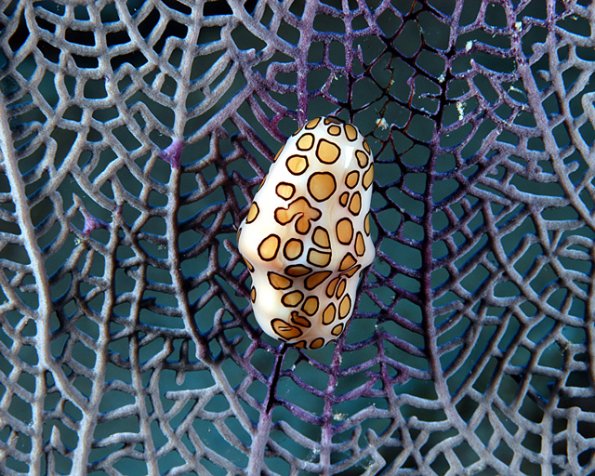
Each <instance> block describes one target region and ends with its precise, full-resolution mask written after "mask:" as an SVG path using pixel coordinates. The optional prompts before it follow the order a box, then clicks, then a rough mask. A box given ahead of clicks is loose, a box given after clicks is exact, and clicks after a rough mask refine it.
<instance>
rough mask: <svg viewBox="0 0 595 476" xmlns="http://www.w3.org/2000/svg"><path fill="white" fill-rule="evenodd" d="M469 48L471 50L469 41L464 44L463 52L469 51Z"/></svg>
mask: <svg viewBox="0 0 595 476" xmlns="http://www.w3.org/2000/svg"><path fill="white" fill-rule="evenodd" d="M471 48H473V42H472V41H471V40H469V41H468V42H467V43H465V51H471Z"/></svg>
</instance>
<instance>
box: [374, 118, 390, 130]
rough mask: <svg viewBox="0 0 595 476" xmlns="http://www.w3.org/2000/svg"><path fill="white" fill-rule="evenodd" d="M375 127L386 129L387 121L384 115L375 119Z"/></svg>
mask: <svg viewBox="0 0 595 476" xmlns="http://www.w3.org/2000/svg"><path fill="white" fill-rule="evenodd" d="M376 127H380V129H383V130H386V129H388V122H387V121H386V119H385V118H384V117H381V118H379V119H376Z"/></svg>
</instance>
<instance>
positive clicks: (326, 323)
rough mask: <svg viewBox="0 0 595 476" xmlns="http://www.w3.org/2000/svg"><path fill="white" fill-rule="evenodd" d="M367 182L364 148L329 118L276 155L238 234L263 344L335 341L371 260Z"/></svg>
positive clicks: (370, 174) (370, 173)
mask: <svg viewBox="0 0 595 476" xmlns="http://www.w3.org/2000/svg"><path fill="white" fill-rule="evenodd" d="M373 179H374V165H373V159H372V153H371V151H370V148H369V146H368V144H367V143H366V142H365V140H364V138H363V136H362V135H361V134H360V133H359V131H358V130H357V129H356V128H355V127H354V126H352V125H351V124H344V123H343V122H342V121H340V120H339V119H337V118H335V117H330V116H329V117H319V118H316V119H312V120H311V121H309V122H308V123H307V124H306V125H305V126H304V127H303V128H302V129H300V130H298V131H297V132H296V133H295V134H293V136H291V137H290V138H289V139H288V140H287V143H286V144H285V145H284V146H283V147H282V148H281V150H280V151H279V152H278V153H277V156H276V157H275V162H274V163H273V164H272V165H271V168H270V170H269V174H268V175H267V177H266V178H265V180H264V182H263V184H262V186H261V188H260V190H259V191H258V192H257V194H256V196H255V197H254V201H253V203H252V205H251V207H250V210H249V211H248V215H247V216H246V218H245V219H244V221H243V222H242V224H241V225H240V228H239V230H238V241H239V243H238V245H239V250H240V253H241V254H242V256H243V257H244V259H245V261H246V263H247V266H248V269H249V270H250V272H251V274H252V290H251V294H250V296H251V299H252V305H253V309H254V314H255V316H256V320H257V321H258V324H259V325H260V327H262V329H263V330H264V331H265V332H266V333H267V334H268V335H270V336H272V337H274V338H275V339H280V340H283V341H285V342H288V343H290V344H293V345H296V346H297V347H308V348H312V349H318V348H320V347H322V346H323V345H325V344H327V343H328V342H330V341H333V340H336V339H337V337H338V336H340V335H341V333H342V332H343V329H344V328H345V325H346V324H347V321H348V320H349V318H350V317H351V314H352V313H353V305H354V303H355V294H356V290H357V286H358V283H359V280H360V275H361V273H362V271H363V270H364V269H365V268H366V267H367V266H369V265H370V264H371V263H372V261H373V259H374V255H375V250H374V243H373V242H372V239H371V237H370V217H369V211H370V200H371V198H372V182H373Z"/></svg>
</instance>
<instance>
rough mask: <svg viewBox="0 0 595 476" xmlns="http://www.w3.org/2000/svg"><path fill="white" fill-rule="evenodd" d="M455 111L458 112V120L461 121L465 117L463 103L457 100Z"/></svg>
mask: <svg viewBox="0 0 595 476" xmlns="http://www.w3.org/2000/svg"><path fill="white" fill-rule="evenodd" d="M457 112H458V113H459V121H462V120H463V118H464V117H465V103H464V102H461V101H457Z"/></svg>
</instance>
